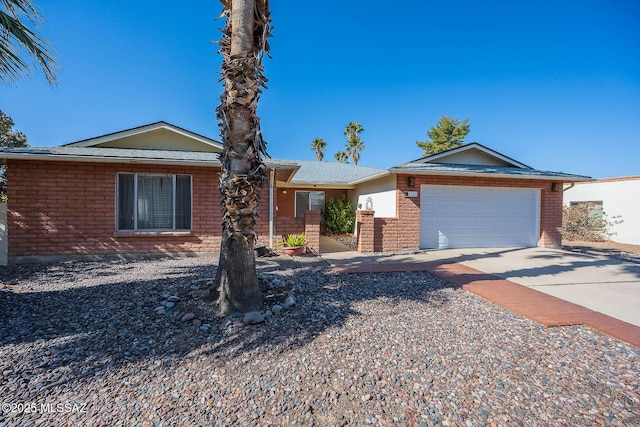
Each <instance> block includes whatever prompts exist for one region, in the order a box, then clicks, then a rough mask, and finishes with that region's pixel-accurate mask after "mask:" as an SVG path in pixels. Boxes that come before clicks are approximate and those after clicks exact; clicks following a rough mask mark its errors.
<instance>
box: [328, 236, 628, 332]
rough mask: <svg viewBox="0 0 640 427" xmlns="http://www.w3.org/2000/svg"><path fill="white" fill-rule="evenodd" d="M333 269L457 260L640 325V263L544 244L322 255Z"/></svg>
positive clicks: (337, 252)
mask: <svg viewBox="0 0 640 427" xmlns="http://www.w3.org/2000/svg"><path fill="white" fill-rule="evenodd" d="M322 257H323V258H325V259H326V260H327V261H328V262H329V263H331V264H332V265H333V266H334V267H335V266H338V267H342V268H344V267H360V268H362V267H365V268H366V266H367V265H370V266H374V265H387V264H416V263H417V264H422V263H432V262H436V263H442V264H449V263H460V264H463V265H466V266H468V267H470V268H473V269H475V270H479V271H482V272H484V273H488V274H492V275H494V276H497V277H499V278H501V279H506V280H509V281H511V282H514V283H518V284H520V285H524V286H527V287H529V288H532V289H535V290H537V291H540V292H543V293H546V294H549V295H553V296H555V297H558V298H561V299H563V300H566V301H569V302H572V303H574V304H578V305H581V306H583V307H586V308H589V309H591V310H594V311H597V312H600V313H603V314H606V315H608V316H611V317H614V318H616V319H619V320H623V321H625V322H628V323H631V324H633V325H636V326H640V264H635V263H631V262H623V261H618V260H615V259H612V258H609V257H604V256H594V255H586V254H577V253H573V252H568V251H563V250H558V249H548V248H513V249H511V248H497V249H493V248H491V249H489V248H482V249H445V250H434V251H426V252H423V253H418V254H409V255H389V256H378V255H375V256H365V255H363V254H360V253H358V252H339V251H336V252H331V253H322Z"/></svg>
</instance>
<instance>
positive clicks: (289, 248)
mask: <svg viewBox="0 0 640 427" xmlns="http://www.w3.org/2000/svg"><path fill="white" fill-rule="evenodd" d="M306 245H307V239H306V238H305V236H304V233H301V234H289V235H288V236H287V237H285V238H283V239H282V242H280V243H279V244H278V246H277V247H278V248H279V247H282V250H283V251H284V253H285V254H287V255H289V256H300V255H302V254H303V253H304V250H305V246H306Z"/></svg>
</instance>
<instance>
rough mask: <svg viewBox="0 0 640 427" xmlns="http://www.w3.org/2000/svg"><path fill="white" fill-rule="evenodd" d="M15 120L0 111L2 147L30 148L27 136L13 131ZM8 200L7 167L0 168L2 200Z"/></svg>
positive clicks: (0, 144) (0, 145) (0, 143)
mask: <svg viewBox="0 0 640 427" xmlns="http://www.w3.org/2000/svg"><path fill="white" fill-rule="evenodd" d="M13 125H14V123H13V119H11V117H9V116H7V115H6V114H5V113H4V111H2V110H0V147H9V148H19V147H28V146H29V144H28V143H27V136H26V135H25V134H24V133H22V132H20V131H17V130H15V129H13ZM6 199H7V167H6V166H0V200H2V201H6Z"/></svg>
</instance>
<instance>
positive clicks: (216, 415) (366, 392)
mask: <svg viewBox="0 0 640 427" xmlns="http://www.w3.org/2000/svg"><path fill="white" fill-rule="evenodd" d="M216 264H217V259H216V258H212V257H200V258H177V259H162V260H143V261H140V260H139V261H124V260H112V261H87V262H63V263H57V264H32V265H18V266H10V267H4V268H2V269H0V403H2V404H3V405H2V412H0V426H2V427H7V426H26V425H29V426H31V425H35V426H62V425H82V426H145V427H146V426H235V425H238V426H280V425H298V426H311V425H317V426H365V425H374V426H377V425H380V426H395V425H398V426H434V425H443V426H540V425H567V426H591V425H594V426H600V425H603V426H604V425H606V426H609V425H610V426H632V425H636V426H637V425H639V424H640V384H639V378H640V357H639V349H638V348H636V347H633V346H631V345H628V344H626V343H623V342H620V341H617V340H615V339H612V338H609V337H607V336H605V335H602V334H600V333H598V332H596V331H593V330H590V329H588V328H585V327H563V328H544V327H542V326H541V325H539V324H536V323H533V322H531V321H529V320H527V319H525V318H523V317H521V316H518V315H516V314H514V313H512V312H510V311H508V310H506V309H504V308H502V307H500V306H497V305H495V304H492V303H490V302H487V301H485V300H483V299H481V298H479V297H476V296H474V295H472V294H470V293H468V292H466V291H464V290H462V289H460V288H457V287H455V286H453V285H451V284H449V283H447V282H444V281H442V280H440V279H438V278H436V277H434V276H431V275H429V274H428V273H423V272H408V273H375V274H373V273H370V274H343V275H337V274H334V273H333V272H332V271H331V269H330V267H329V266H328V264H326V263H325V262H324V261H323V260H322V258H320V257H295V258H289V257H273V258H259V259H258V271H259V274H260V278H261V284H262V288H263V290H264V310H263V311H262V312H261V313H259V314H261V317H263V319H262V321H261V322H259V323H257V324H255V325H245V323H244V322H243V318H244V315H243V314H242V313H239V314H236V315H235V316H234V317H231V316H228V317H224V318H223V317H218V316H216V314H215V307H213V306H212V304H211V303H209V302H207V301H206V298H205V297H206V291H207V288H208V287H209V286H210V284H211V278H212V277H213V276H214V273H215V266H216ZM171 297H173V298H171ZM289 297H291V299H290V300H289V299H288V298H289ZM169 299H171V301H169ZM287 302H293V304H287ZM171 304H173V306H172V307H170V305H171ZM276 305H277V306H279V309H276V310H272V307H273V306H276ZM283 306H285V307H287V308H285V307H283ZM186 314H193V316H191V315H189V316H185V315H186ZM256 317H257V316H256ZM258 319H259V317H258Z"/></svg>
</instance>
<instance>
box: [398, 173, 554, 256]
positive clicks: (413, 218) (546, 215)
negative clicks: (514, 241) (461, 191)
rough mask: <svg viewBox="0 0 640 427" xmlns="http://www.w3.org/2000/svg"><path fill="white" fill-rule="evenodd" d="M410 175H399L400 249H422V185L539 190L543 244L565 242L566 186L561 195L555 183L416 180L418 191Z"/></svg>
mask: <svg viewBox="0 0 640 427" xmlns="http://www.w3.org/2000/svg"><path fill="white" fill-rule="evenodd" d="M408 176H409V175H398V178H397V187H398V190H397V194H396V199H397V206H398V211H397V215H398V219H399V224H398V225H399V226H398V241H399V245H398V246H399V249H400V250H402V249H416V248H418V247H419V245H420V185H422V184H428V185H458V186H479V187H503V188H504V187H512V188H539V189H541V190H542V191H541V197H540V242H539V244H540V245H541V246H558V245H560V244H561V242H562V238H561V234H560V233H561V230H562V183H561V182H560V183H559V188H560V191H557V192H552V191H551V184H552V183H551V182H550V181H544V180H529V179H526V180H524V179H522V180H517V179H503V178H476V177H448V176H420V175H416V176H415V187H409V186H408ZM405 191H417V192H418V197H412V198H408V197H405V195H404V192H405Z"/></svg>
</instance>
